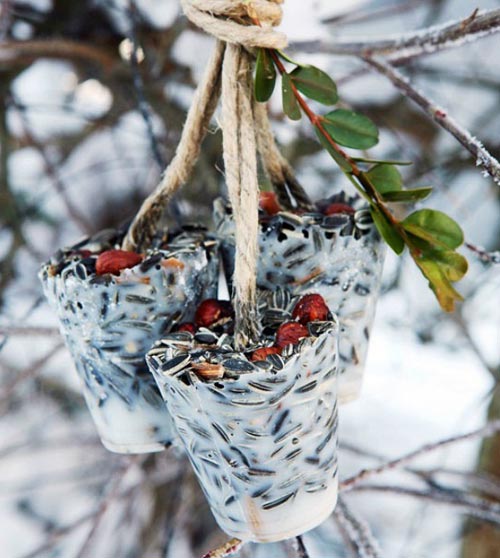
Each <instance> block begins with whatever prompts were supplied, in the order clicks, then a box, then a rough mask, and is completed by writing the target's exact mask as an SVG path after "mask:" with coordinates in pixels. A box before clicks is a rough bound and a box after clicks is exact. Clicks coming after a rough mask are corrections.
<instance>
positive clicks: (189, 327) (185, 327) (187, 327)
mask: <svg viewBox="0 0 500 558" xmlns="http://www.w3.org/2000/svg"><path fill="white" fill-rule="evenodd" d="M177 331H187V332H188V333H191V334H193V335H194V334H195V333H196V326H195V325H194V324H193V323H192V322H184V323H183V324H179V327H178V328H177Z"/></svg>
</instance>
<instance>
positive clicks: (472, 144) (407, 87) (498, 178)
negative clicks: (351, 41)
mask: <svg viewBox="0 0 500 558" xmlns="http://www.w3.org/2000/svg"><path fill="white" fill-rule="evenodd" d="M363 60H364V61H365V62H366V63H367V64H368V65H370V66H371V67H372V68H374V69H375V70H377V71H378V72H379V73H380V74H382V75H384V76H385V77H387V78H388V79H389V80H390V81H392V83H393V84H394V85H395V86H396V87H397V88H398V89H399V90H400V91H401V92H402V93H403V94H404V95H405V96H406V97H408V98H410V99H412V101H414V102H415V103H416V104H417V105H418V106H420V108H422V109H423V110H424V112H426V113H427V114H428V115H429V116H430V117H431V118H432V119H433V120H434V121H435V122H436V123H437V124H439V125H440V126H441V127H442V128H444V129H445V130H446V131H447V132H449V133H450V134H451V135H452V136H454V137H455V138H456V139H457V140H458V141H459V142H460V143H461V144H462V145H463V146H464V147H465V148H466V149H467V150H468V151H469V152H470V153H471V154H472V155H473V156H474V157H475V159H476V165H477V166H478V167H482V168H483V169H484V170H485V171H486V172H487V173H488V174H489V175H490V176H491V177H492V178H493V180H494V181H495V182H496V183H498V184H500V163H499V162H498V161H497V160H496V159H495V158H494V157H493V156H492V155H491V154H490V153H489V152H488V151H487V150H486V149H485V147H484V146H483V145H482V143H481V142H480V141H479V140H478V139H477V138H475V137H474V136H472V135H471V133H470V132H469V131H468V130H466V129H465V128H464V127H463V126H461V125H460V124H459V123H458V122H456V121H455V120H454V119H453V118H452V117H451V116H449V115H448V114H447V111H446V110H445V109H444V108H442V107H441V106H439V105H438V104H436V103H435V102H434V101H433V100H431V99H430V98H428V97H427V96H426V95H425V94H424V93H422V92H421V91H420V90H419V89H417V88H416V87H415V86H414V85H412V83H411V82H410V80H409V79H408V78H406V77H405V76H403V74H401V73H400V72H399V71H398V70H396V69H395V68H393V67H392V66H391V65H390V64H387V63H386V62H385V61H384V60H382V59H380V58H371V57H363Z"/></svg>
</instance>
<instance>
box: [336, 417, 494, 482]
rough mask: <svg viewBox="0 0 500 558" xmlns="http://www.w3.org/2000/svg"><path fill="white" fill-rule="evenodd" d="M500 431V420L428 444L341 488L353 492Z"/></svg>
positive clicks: (361, 475) (358, 476) (353, 479)
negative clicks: (372, 479) (387, 474)
mask: <svg viewBox="0 0 500 558" xmlns="http://www.w3.org/2000/svg"><path fill="white" fill-rule="evenodd" d="M499 431H500V420H494V421H491V422H489V423H488V424H486V425H485V426H483V427H481V428H479V429H477V430H473V431H472V432H468V433H466V434H459V435H457V436H452V437H450V438H446V439H444V440H440V441H438V442H434V443H431V444H426V445H424V446H422V447H421V448H418V449H417V450H415V451H412V452H410V453H407V454H406V455H403V456H402V457H398V458H397V459H393V460H391V461H387V462H386V463H383V464H382V465H379V466H378V467H374V468H372V469H363V470H362V471H360V472H359V473H358V474H356V475H354V476H352V477H349V478H347V479H345V480H343V481H342V482H340V488H341V489H342V490H343V491H347V490H351V489H352V488H353V487H354V486H357V485H358V484H359V483H360V482H361V481H364V480H366V479H368V478H370V477H374V476H377V475H380V474H382V473H385V472H386V471H390V470H392V469H396V468H397V467H401V466H403V465H406V464H407V463H409V462H411V461H413V460H414V459H417V458H418V457H421V456H423V455H427V454H428V453H431V452H434V451H436V450H439V449H442V448H445V447H447V446H451V445H454V444H457V443H459V442H464V441H467V440H474V439H476V438H485V437H487V436H491V435H492V434H495V433H496V432H499Z"/></svg>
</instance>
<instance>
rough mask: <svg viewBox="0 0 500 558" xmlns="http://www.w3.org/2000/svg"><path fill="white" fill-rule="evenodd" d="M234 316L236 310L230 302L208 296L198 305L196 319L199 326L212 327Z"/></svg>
mask: <svg viewBox="0 0 500 558" xmlns="http://www.w3.org/2000/svg"><path fill="white" fill-rule="evenodd" d="M233 316H234V310H233V307H232V306H231V303H230V302H228V301H227V300H217V299H215V298H208V299H207V300H204V301H203V302H202V303H201V304H200V305H199V306H198V309H197V310H196V314H195V317H194V321H195V323H196V325H197V326H198V327H210V326H213V325H216V324H217V322H220V321H221V320H224V319H226V318H232V317H233Z"/></svg>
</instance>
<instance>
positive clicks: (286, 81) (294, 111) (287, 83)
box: [281, 74, 302, 120]
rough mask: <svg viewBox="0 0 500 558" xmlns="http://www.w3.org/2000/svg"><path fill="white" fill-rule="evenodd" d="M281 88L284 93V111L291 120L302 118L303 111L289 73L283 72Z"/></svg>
mask: <svg viewBox="0 0 500 558" xmlns="http://www.w3.org/2000/svg"><path fill="white" fill-rule="evenodd" d="M281 89H282V93H283V112H284V113H285V114H286V115H287V116H288V118H290V120H300V119H301V117H302V113H301V112H300V106H299V103H298V102H297V98H296V97H295V95H294V93H293V89H292V80H291V79H290V76H289V75H288V74H283V76H282V81H281Z"/></svg>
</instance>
